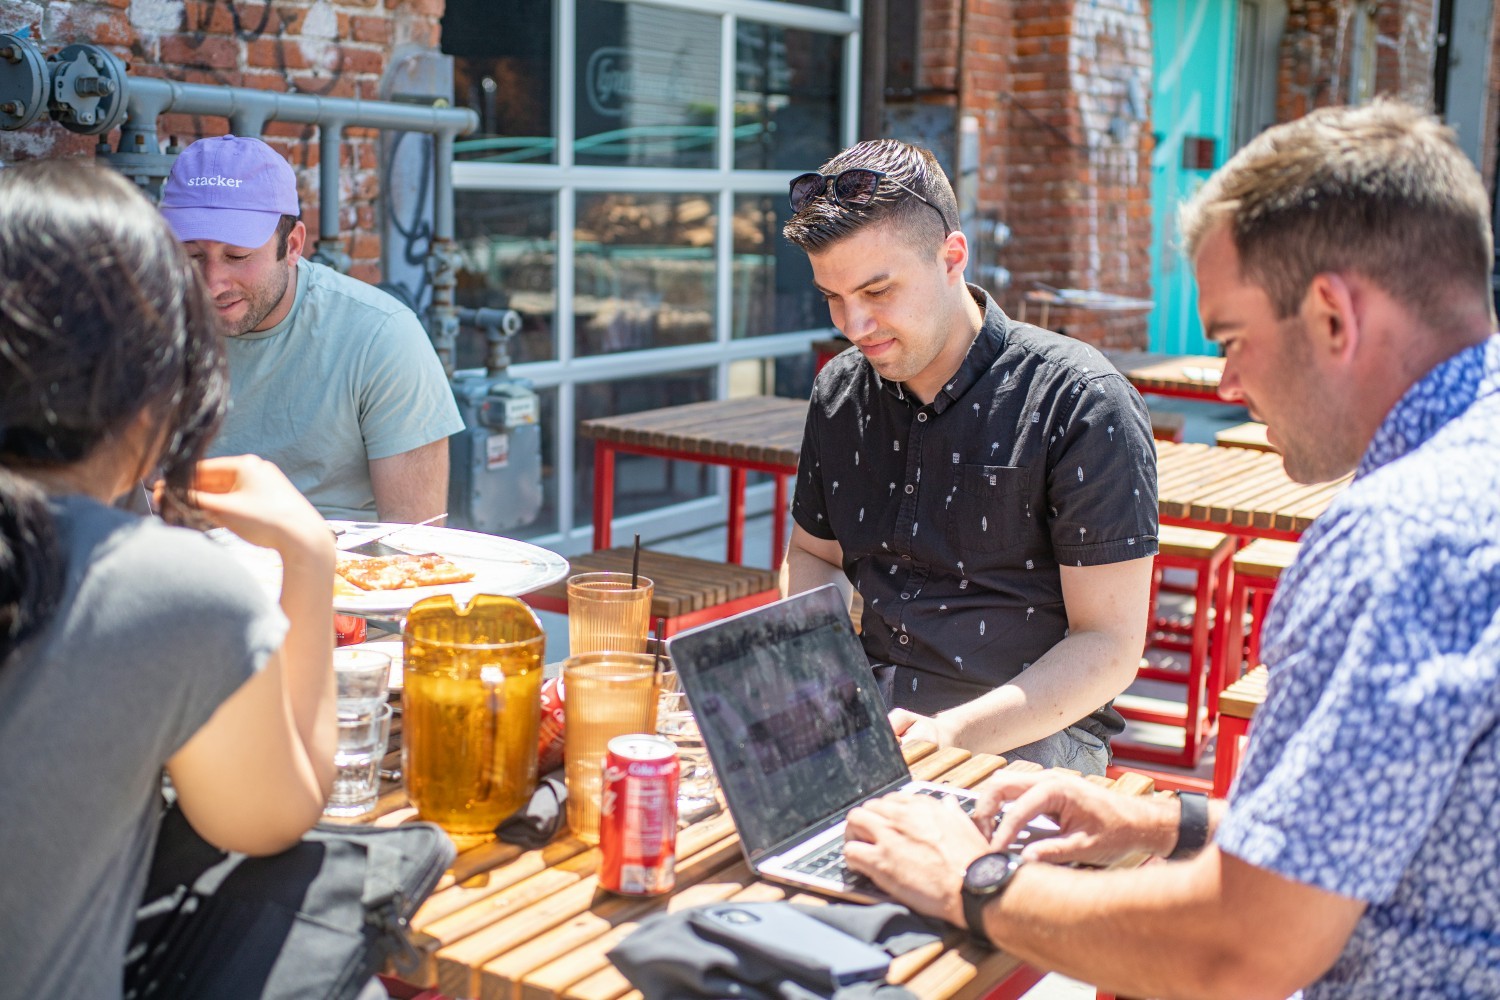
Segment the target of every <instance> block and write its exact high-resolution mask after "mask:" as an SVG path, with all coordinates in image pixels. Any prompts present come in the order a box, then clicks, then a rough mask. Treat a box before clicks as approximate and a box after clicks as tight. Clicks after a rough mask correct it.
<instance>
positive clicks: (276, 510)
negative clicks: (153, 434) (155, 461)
mask: <svg viewBox="0 0 1500 1000" xmlns="http://www.w3.org/2000/svg"><path fill="white" fill-rule="evenodd" d="M193 498H194V500H195V501H196V502H197V504H198V506H199V508H201V509H202V510H203V512H204V513H205V514H207V515H208V516H209V517H210V518H211V519H212V520H213V521H214V522H215V523H216V524H219V525H222V526H223V527H225V528H228V529H229V530H230V531H232V532H234V533H235V534H236V535H239V536H240V537H241V538H243V539H244V540H245V541H247V542H249V543H251V544H252V545H261V546H264V547H265V548H268V549H275V550H276V551H277V552H279V553H281V556H282V559H283V560H285V559H287V558H288V556H289V555H290V554H293V553H296V554H299V555H300V554H306V553H317V554H318V555H320V556H323V555H327V556H330V557H331V555H332V552H333V537H332V535H330V534H329V532H328V525H327V523H326V522H325V521H324V520H323V518H322V516H321V515H319V514H318V512H317V511H316V510H314V509H313V506H312V504H310V503H308V502H307V499H306V498H305V497H303V495H302V494H301V493H299V492H298V491H297V488H296V487H295V486H293V485H292V484H291V481H290V480H288V479H287V478H286V476H285V475H284V474H283V473H282V471H281V470H280V469H278V468H277V467H276V466H275V465H273V464H272V463H270V462H267V461H266V460H265V459H263V458H257V457H256V456H254V455H234V456H226V457H223V458H210V459H206V460H204V461H202V462H200V463H198V468H197V472H196V474H195V477H194V480H193Z"/></svg>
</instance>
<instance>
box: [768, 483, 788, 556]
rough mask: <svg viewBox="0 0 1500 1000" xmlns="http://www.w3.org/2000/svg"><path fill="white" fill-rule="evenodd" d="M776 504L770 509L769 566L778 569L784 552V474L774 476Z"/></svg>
mask: <svg viewBox="0 0 1500 1000" xmlns="http://www.w3.org/2000/svg"><path fill="white" fill-rule="evenodd" d="M775 479H776V500H775V503H776V506H775V507H773V508H772V509H771V568H772V569H780V568H781V559H782V556H784V555H785V554H786V479H787V477H786V476H776V477H775Z"/></svg>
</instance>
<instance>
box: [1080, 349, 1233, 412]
mask: <svg viewBox="0 0 1500 1000" xmlns="http://www.w3.org/2000/svg"><path fill="white" fill-rule="evenodd" d="M1102 353H1103V354H1104V356H1105V357H1106V358H1108V359H1109V362H1110V364H1112V365H1114V366H1115V367H1116V368H1118V369H1119V370H1120V374H1122V375H1124V376H1125V378H1127V379H1128V380H1129V381H1130V384H1131V385H1133V386H1135V387H1136V389H1137V390H1138V391H1140V392H1142V393H1145V394H1149V395H1156V396H1171V397H1174V398H1177V399H1196V400H1200V401H1203V402H1209V403H1222V402H1224V400H1223V399H1222V398H1221V397H1220V396H1219V381H1220V380H1221V379H1222V378H1223V377H1224V359H1223V358H1216V357H1211V356H1209V355H1206V354H1152V353H1149V352H1146V351H1104V352H1102Z"/></svg>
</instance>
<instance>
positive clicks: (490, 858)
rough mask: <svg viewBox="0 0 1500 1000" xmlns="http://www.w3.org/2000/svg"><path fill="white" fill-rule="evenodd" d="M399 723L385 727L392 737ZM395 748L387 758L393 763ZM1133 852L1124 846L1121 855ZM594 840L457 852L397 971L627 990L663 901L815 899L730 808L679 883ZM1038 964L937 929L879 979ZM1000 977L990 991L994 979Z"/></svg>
mask: <svg viewBox="0 0 1500 1000" xmlns="http://www.w3.org/2000/svg"><path fill="white" fill-rule="evenodd" d="M397 744H399V731H397V732H393V734H392V745H393V747H394V746H396V745H397ZM904 753H905V756H906V759H907V763H908V765H909V766H910V767H911V770H912V774H913V776H914V777H917V778H923V779H927V780H931V781H939V782H945V783H949V784H953V785H958V786H962V787H972V786H974V785H976V784H978V783H979V782H981V781H983V780H984V779H985V778H986V777H988V776H989V775H990V774H992V773H994V772H995V771H996V770H998V769H1000V768H1001V767H1010V768H1013V769H1017V770H1039V768H1038V767H1037V765H1035V764H1030V763H1027V762H1024V761H1017V762H1014V763H1011V764H1007V763H1006V762H1005V760H1004V759H1003V758H1001V757H997V756H994V755H991V754H973V755H971V754H969V753H968V752H966V751H963V750H959V749H956V748H945V749H938V748H937V747H935V746H933V745H932V744H930V743H915V744H911V745H908V746H907V747H905V748H904ZM398 758H399V755H398V754H397V753H396V751H395V750H393V751H392V756H391V757H388V758H387V766H388V767H389V766H399V762H397V763H394V764H393V763H392V762H393V761H398ZM1090 780H1093V781H1096V782H1098V783H1100V784H1103V785H1107V786H1112V787H1114V788H1116V789H1118V790H1119V791H1121V792H1122V793H1125V794H1132V795H1148V794H1151V793H1152V792H1153V791H1154V787H1153V784H1152V782H1151V779H1150V778H1148V777H1146V776H1144V775H1140V774H1134V773H1127V774H1123V775H1121V776H1120V777H1119V778H1116V779H1114V780H1110V779H1106V778H1091V779H1090ZM413 815H414V810H413V809H412V808H410V807H409V806H408V805H407V802H406V798H405V795H404V794H403V793H402V791H401V788H400V786H399V785H398V784H395V783H392V782H387V785H386V789H385V793H384V794H383V795H382V796H381V798H380V801H379V804H378V805H377V807H376V813H375V816H376V818H375V822H376V823H377V824H379V825H394V824H396V823H400V822H402V821H403V820H406V819H409V818H411V817H412V816H413ZM1142 860H1144V858H1133V859H1129V860H1128V861H1127V862H1126V864H1132V863H1139V862H1140V861H1142ZM598 865H599V850H598V848H597V847H593V846H591V845H589V844H586V843H584V842H583V841H580V840H578V839H577V838H575V837H572V836H570V835H569V834H568V833H567V831H566V830H564V831H563V832H562V833H561V834H560V835H559V836H558V837H556V838H555V839H553V840H552V841H551V842H550V843H549V844H547V845H546V846H545V847H542V848H540V849H536V850H525V849H523V848H521V847H518V846H516V845H514V844H507V843H503V842H500V841H494V842H491V843H488V844H484V845H482V846H479V847H476V848H473V849H471V850H468V851H465V852H464V853H462V854H460V855H459V856H458V859H457V860H456V861H455V863H454V865H453V867H452V868H451V869H450V870H449V871H448V872H447V873H445V874H444V875H443V878H442V881H441V882H439V883H438V888H437V890H436V891H435V892H434V893H433V894H432V896H431V897H430V898H429V899H428V900H427V902H426V903H424V904H423V905H422V907H421V909H420V910H418V911H417V913H416V915H415V917H414V918H413V919H412V921H411V925H412V928H413V930H414V932H415V933H414V934H413V940H414V943H415V944H416V947H417V949H418V951H419V952H420V954H421V956H422V961H421V966H420V968H419V969H418V970H417V971H416V972H412V973H406V974H404V975H403V976H402V979H403V980H405V981H407V982H410V983H412V984H413V985H416V986H421V987H436V988H437V989H439V990H440V991H441V992H442V993H444V994H447V995H448V996H451V997H483V998H485V1000H499V998H518V997H524V998H527V1000H552V998H561V997H569V998H576V1000H618V998H631V997H639V995H640V994H639V993H637V992H635V991H634V990H633V989H632V987H631V985H630V983H629V982H627V981H626V979H625V978H624V977H623V976H622V975H621V974H620V973H619V972H618V971H617V970H616V969H615V968H614V966H612V965H611V964H610V962H609V959H608V958H607V957H606V952H608V951H609V949H610V948H611V947H613V946H614V945H615V944H616V943H618V942H619V941H621V940H623V939H624V938H625V937H626V936H627V935H628V934H629V933H630V932H631V931H632V930H634V929H635V927H636V926H637V925H638V924H639V922H640V921H641V920H642V919H644V918H645V917H647V916H650V915H652V914H654V913H659V912H662V911H663V910H678V909H682V908H684V907H688V906H693V905H698V904H703V903H714V902H723V901H726V900H734V901H738V902H751V901H772V900H780V899H787V898H790V899H793V900H794V901H796V902H811V903H818V902H823V900H821V898H820V897H815V896H812V895H808V894H804V893H798V892H796V890H790V889H785V888H783V887H781V886H777V885H775V884H772V883H770V882H764V881H762V880H760V879H759V878H757V877H756V876H755V875H754V874H753V873H752V872H751V871H750V869H749V868H748V867H747V865H746V864H745V860H744V856H743V854H742V852H741V850H740V845H739V838H738V837H737V835H736V834H735V829H734V824H733V822H732V821H731V820H730V817H729V815H728V813H719V814H718V815H715V816H712V817H709V818H707V819H704V820H702V821H700V822H697V823H694V824H692V825H691V826H688V827H686V828H685V829H683V830H682V831H680V832H679V834H678V838H677V884H676V887H675V888H674V889H673V890H672V892H671V893H670V894H669V895H666V896H657V897H646V898H636V897H627V896H616V895H613V894H611V893H608V892H605V891H603V890H601V889H600V888H599V886H598V878H597V874H596V873H597V870H598ZM1042 975H1043V974H1042V973H1041V972H1040V971H1038V970H1036V969H1033V968H1031V967H1029V966H1026V965H1024V964H1022V963H1021V962H1020V960H1019V959H1017V958H1015V957H1014V956H1012V955H1009V954H1006V953H1005V952H1003V951H995V950H991V949H988V948H984V947H981V946H979V945H976V944H975V943H973V941H971V940H970V939H969V936H968V935H967V934H965V933H964V932H962V931H959V930H957V929H954V930H952V931H951V932H950V933H949V934H948V935H946V936H945V937H944V938H943V940H942V941H941V942H936V943H934V944H931V945H928V946H926V947H923V948H919V949H917V950H916V951H913V952H909V953H908V954H906V955H903V956H901V957H899V958H897V959H895V960H894V961H893V962H892V964H891V971H890V978H891V980H892V981H893V982H900V983H903V984H904V985H905V986H906V987H907V988H908V989H910V990H911V991H912V992H913V993H915V994H916V995H917V996H919V997H922V998H924V1000H926V998H932V1000H948V998H970V997H980V996H990V997H995V998H1000V997H1019V996H1020V995H1021V994H1023V993H1025V992H1026V991H1027V990H1028V989H1030V988H1031V987H1032V986H1033V985H1035V983H1036V982H1037V981H1038V980H1039V979H1040V978H1041V976H1042ZM997 986H999V987H1002V989H1001V990H1000V991H999V992H993V991H994V990H995V988H996V987H997Z"/></svg>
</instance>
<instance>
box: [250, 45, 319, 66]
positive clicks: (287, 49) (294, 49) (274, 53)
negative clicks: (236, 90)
mask: <svg viewBox="0 0 1500 1000" xmlns="http://www.w3.org/2000/svg"><path fill="white" fill-rule="evenodd" d="M245 65H246V66H247V67H259V68H261V69H307V68H308V67H307V60H306V59H305V58H303V56H302V49H301V47H300V46H298V45H297V44H295V43H288V42H286V41H284V40H282V39H280V38H257V39H255V40H254V41H251V42H248V43H246V45H245Z"/></svg>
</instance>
